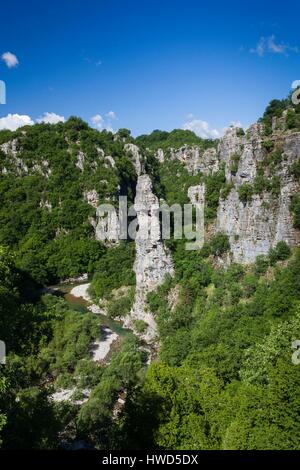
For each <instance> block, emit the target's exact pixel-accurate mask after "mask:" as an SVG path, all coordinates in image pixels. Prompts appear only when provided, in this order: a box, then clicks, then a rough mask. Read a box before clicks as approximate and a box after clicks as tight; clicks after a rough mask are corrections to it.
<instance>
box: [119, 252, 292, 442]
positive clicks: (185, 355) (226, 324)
mask: <svg viewBox="0 0 300 470" xmlns="http://www.w3.org/2000/svg"><path fill="white" fill-rule="evenodd" d="M275 251H276V253H277V255H276V257H277V260H281V259H285V258H286V257H287V256H288V255H289V253H288V250H287V248H286V245H285V244H284V243H280V244H278V245H277V247H276V249H275ZM270 257H271V258H272V260H273V261H274V262H275V260H274V258H273V252H272V253H271V254H270ZM262 263H263V260H262V259H261V258H260V259H259V260H258V262H257V265H255V266H253V267H252V268H248V269H245V268H243V267H241V266H239V265H237V264H232V265H231V266H230V267H229V268H228V269H227V270H226V271H225V270H220V269H219V270H214V269H212V268H211V266H210V265H209V263H207V261H206V260H205V259H202V261H201V260H200V258H198V260H195V257H194V259H192V258H191V259H190V262H189V261H188V260H187V259H186V260H185V264H184V265H183V264H180V271H181V274H180V276H179V278H178V279H176V280H175V281H170V280H168V281H167V283H166V285H164V286H162V287H161V288H160V289H159V290H158V292H157V293H152V294H151V295H150V307H151V309H153V310H154V311H155V312H156V316H157V321H158V325H159V332H160V338H161V341H162V346H161V352H160V362H159V363H153V364H152V365H151V366H150V368H149V370H148V372H147V374H146V379H145V381H144V383H143V385H142V386H141V387H140V388H139V389H136V390H135V391H134V392H133V393H132V395H130V397H129V399H128V401H127V405H126V410H125V415H124V425H123V428H122V429H123V431H125V436H126V441H125V442H124V443H123V445H124V446H125V447H126V446H129V447H130V445H132V443H133V442H135V446H138V448H144V447H145V446H149V436H152V441H151V442H150V445H152V446H153V447H160V448H163V449H195V448H196V449H236V450H239V449H299V439H298V437H297V432H298V431H297V429H298V427H299V410H300V400H299V394H298V390H299V385H300V375H299V371H298V367H299V366H296V365H294V364H293V363H292V360H291V356H292V350H291V342H292V340H293V339H294V338H298V337H299V335H300V289H299V287H300V251H299V250H298V251H297V252H296V253H295V256H294V257H293V258H291V260H290V262H289V264H288V266H287V267H279V266H276V267H273V268H269V271H268V274H267V275H265V274H263V273H264V272H265V268H263V269H262V266H263V264H262ZM267 265H269V262H267ZM270 269H271V271H270ZM200 273H201V276H200V277H199V274H200ZM178 281H179V282H180V287H181V288H180V298H179V302H178V304H177V307H176V310H175V311H172V312H171V311H170V308H169V306H168V291H169V289H170V287H171V286H172V285H174V284H173V283H174V282H178ZM170 283H171V284H170ZM149 402H150V403H151V406H147V403H148V404H149ZM142 423H143V426H142ZM146 423H147V424H146ZM145 425H146V429H145ZM142 428H143V431H142V432H141V429H142Z"/></svg>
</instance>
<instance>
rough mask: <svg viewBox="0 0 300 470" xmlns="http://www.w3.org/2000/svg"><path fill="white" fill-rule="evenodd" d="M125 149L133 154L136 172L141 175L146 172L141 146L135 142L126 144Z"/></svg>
mask: <svg viewBox="0 0 300 470" xmlns="http://www.w3.org/2000/svg"><path fill="white" fill-rule="evenodd" d="M124 150H125V151H126V152H127V153H129V154H130V155H131V157H132V163H133V166H134V168H135V172H136V174H137V176H140V175H141V174H142V173H143V172H144V164H143V157H142V155H141V153H140V149H139V147H138V146H137V145H135V144H125V145H124Z"/></svg>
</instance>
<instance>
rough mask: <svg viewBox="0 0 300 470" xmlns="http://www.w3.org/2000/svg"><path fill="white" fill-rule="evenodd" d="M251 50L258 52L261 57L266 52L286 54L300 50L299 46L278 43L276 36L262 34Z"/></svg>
mask: <svg viewBox="0 0 300 470" xmlns="http://www.w3.org/2000/svg"><path fill="white" fill-rule="evenodd" d="M250 52H252V53H254V54H257V55H258V56H259V57H263V56H264V55H265V54H266V53H270V54H284V55H287V52H296V53H297V52H298V47H295V46H290V45H289V44H286V43H284V42H281V43H276V41H275V36H274V34H272V36H268V37H264V36H261V38H260V39H259V41H258V43H257V44H256V47H255V48H252V49H250Z"/></svg>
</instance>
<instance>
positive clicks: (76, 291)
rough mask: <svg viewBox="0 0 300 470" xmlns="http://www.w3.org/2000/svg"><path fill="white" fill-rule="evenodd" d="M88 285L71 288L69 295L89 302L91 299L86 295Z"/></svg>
mask: <svg viewBox="0 0 300 470" xmlns="http://www.w3.org/2000/svg"><path fill="white" fill-rule="evenodd" d="M90 285H91V284H90V283H87V284H80V285H79V286H75V287H73V289H72V290H71V292H70V294H71V295H74V297H81V298H82V299H84V300H87V301H90V300H91V297H90V295H89V293H88V290H89V287H90Z"/></svg>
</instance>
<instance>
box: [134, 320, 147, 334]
mask: <svg viewBox="0 0 300 470" xmlns="http://www.w3.org/2000/svg"><path fill="white" fill-rule="evenodd" d="M133 325H134V329H135V330H136V331H137V332H138V333H144V332H145V331H146V329H147V327H148V324H147V323H146V322H145V321H144V320H139V319H138V320H134V322H133Z"/></svg>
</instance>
